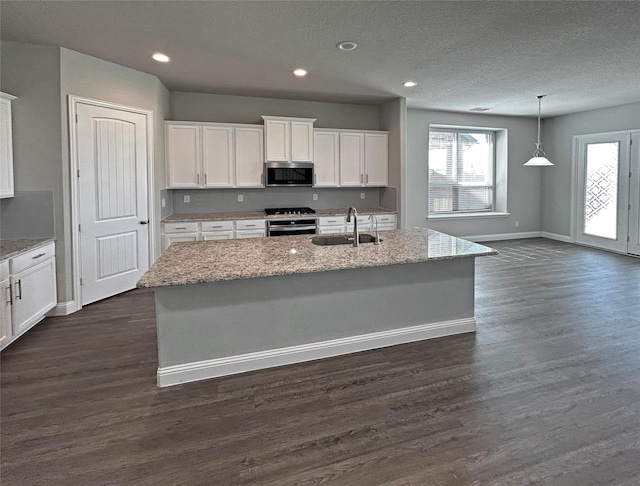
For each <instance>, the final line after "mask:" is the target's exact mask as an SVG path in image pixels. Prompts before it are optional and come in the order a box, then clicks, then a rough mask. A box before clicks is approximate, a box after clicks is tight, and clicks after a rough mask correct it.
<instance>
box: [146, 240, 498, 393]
mask: <svg viewBox="0 0 640 486" xmlns="http://www.w3.org/2000/svg"><path fill="white" fill-rule="evenodd" d="M381 238H382V242H381V244H380V245H374V244H372V243H368V244H361V245H360V246H359V247H353V246H351V245H337V246H318V245H314V244H313V243H312V242H311V241H310V238H309V237H308V236H287V237H279V238H257V239H252V240H226V241H204V242H189V243H175V244H173V245H171V247H170V248H169V249H168V250H167V251H166V252H165V253H164V254H163V255H162V256H161V257H160V259H158V261H157V262H156V263H155V264H154V265H153V266H152V267H151V268H150V269H149V271H148V272H147V273H146V274H145V275H144V276H143V277H142V278H141V279H140V281H139V282H138V286H139V287H152V288H155V299H156V322H157V331H158V361H159V368H158V385H159V386H169V385H174V384H178V383H184V382H188V381H195V380H201V379H206V378H211V377H215V376H223V375H228V374H234V373H241V372H245V371H250V370H255V369H261V368H268V367H272V366H280V365H285V364H290V363H297V362H302V361H308V360H313V359H320V358H325V357H329V356H336V355H340V354H346V353H352V352H357V351H363V350H367V349H374V348H378V347H384V346H390V345H395V344H401V343H407V342H412V341H418V340H422V339H429V338H434V337H441V336H447V335H451V334H458V333H462V332H473V331H475V318H474V258H475V257H479V256H483V255H492V254H496V253H497V252H496V251H495V250H492V249H491V248H488V247H485V246H483V245H479V244H476V243H472V242H469V241H466V240H462V239H460V238H456V237H453V236H450V235H445V234H443V233H439V232H437V231H433V230H427V229H416V230H397V231H386V232H383V233H381Z"/></svg>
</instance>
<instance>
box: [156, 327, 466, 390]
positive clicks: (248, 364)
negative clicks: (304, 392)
mask: <svg viewBox="0 0 640 486" xmlns="http://www.w3.org/2000/svg"><path fill="white" fill-rule="evenodd" d="M475 330H476V319H475V317H469V318H466V319H457V320H453V321H444V322H434V323H431V324H421V325H418V326H411V327H405V328H402V329H393V330H390V331H382V332H374V333H371V334H363V335H360V336H351V337H346V338H340V339H332V340H330V341H322V342H317V343H311V344H302V345H299V346H290V347H287V348H280V349H270V350H267V351H259V352H256V353H249V354H242V355H238V356H229V357H225V358H217V359H211V360H206V361H197V362H193V363H186V364H181V365H175V366H166V367H164V368H158V376H157V378H158V386H160V387H165V386H171V385H178V384H180V383H188V382H191V381H198V380H206V379H208V378H215V377H218V376H227V375H234V374H237V373H244V372H247V371H253V370H260V369H264V368H271V367H274V366H283V365H288V364H293V363H302V362H304V361H313V360H316V359H322V358H330V357H332V356H340V355H343V354H349V353H357V352H359V351H367V350H370V349H377V348H384V347H386V346H394V345H396V344H405V343H411V342H415V341H422V340H424V339H433V338H437V337H443V336H451V335H453V334H461V333H465V332H474V331H475Z"/></svg>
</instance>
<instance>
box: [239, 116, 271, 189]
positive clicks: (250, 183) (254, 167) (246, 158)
mask: <svg viewBox="0 0 640 486" xmlns="http://www.w3.org/2000/svg"><path fill="white" fill-rule="evenodd" d="M235 135H236V141H235V155H236V159H235V162H236V187H264V180H263V172H264V130H263V129H262V127H256V128H252V127H246V128H245V127H238V128H236V129H235Z"/></svg>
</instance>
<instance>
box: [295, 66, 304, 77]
mask: <svg viewBox="0 0 640 486" xmlns="http://www.w3.org/2000/svg"><path fill="white" fill-rule="evenodd" d="M293 74H295V75H296V76H299V77H302V76H306V75H307V71H306V70H304V69H302V68H298V69H294V70H293Z"/></svg>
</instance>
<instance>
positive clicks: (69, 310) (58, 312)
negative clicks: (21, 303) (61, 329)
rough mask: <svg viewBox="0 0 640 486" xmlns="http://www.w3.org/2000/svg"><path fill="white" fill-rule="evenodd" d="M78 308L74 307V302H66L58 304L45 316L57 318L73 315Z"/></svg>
mask: <svg viewBox="0 0 640 486" xmlns="http://www.w3.org/2000/svg"><path fill="white" fill-rule="evenodd" d="M78 310H79V309H78V306H77V305H76V301H75V300H69V301H67V302H58V305H56V306H55V307H54V308H53V309H51V310H50V311H49V312H48V313H47V315H48V316H50V317H58V316H68V315H69V314H73V313H74V312H77V311H78Z"/></svg>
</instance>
